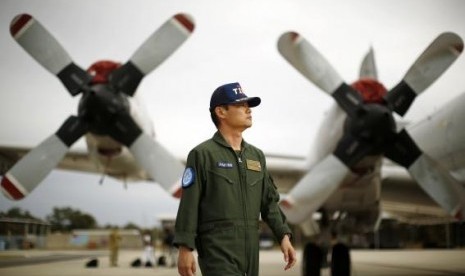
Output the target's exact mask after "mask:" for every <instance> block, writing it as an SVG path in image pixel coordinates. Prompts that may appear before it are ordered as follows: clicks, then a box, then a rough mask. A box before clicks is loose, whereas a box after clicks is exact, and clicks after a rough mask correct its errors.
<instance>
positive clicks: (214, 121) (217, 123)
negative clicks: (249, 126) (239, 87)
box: [210, 105, 229, 128]
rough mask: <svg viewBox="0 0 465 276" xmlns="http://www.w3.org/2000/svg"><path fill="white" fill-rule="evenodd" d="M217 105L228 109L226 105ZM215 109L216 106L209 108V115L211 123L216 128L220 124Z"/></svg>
mask: <svg viewBox="0 0 465 276" xmlns="http://www.w3.org/2000/svg"><path fill="white" fill-rule="evenodd" d="M219 106H220V107H221V106H223V107H224V108H225V109H226V110H228V108H229V106H228V105H219ZM215 109H216V107H215V108H213V109H211V110H210V117H211V118H212V121H213V124H215V126H216V128H218V127H219V125H220V120H219V119H218V116H216V113H215Z"/></svg>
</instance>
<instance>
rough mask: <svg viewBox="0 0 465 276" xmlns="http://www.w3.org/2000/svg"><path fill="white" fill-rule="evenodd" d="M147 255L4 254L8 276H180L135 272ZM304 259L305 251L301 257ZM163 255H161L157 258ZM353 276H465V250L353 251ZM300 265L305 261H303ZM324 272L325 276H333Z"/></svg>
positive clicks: (270, 271) (267, 261) (272, 260)
mask: <svg viewBox="0 0 465 276" xmlns="http://www.w3.org/2000/svg"><path fill="white" fill-rule="evenodd" d="M260 254H261V255H260V275H263V276H286V275H287V276H298V275H300V264H298V265H297V266H296V267H294V268H292V269H291V270H289V271H286V272H284V271H283V267H284V262H283V260H282V255H281V252H280V251H278V250H270V251H262V252H261V253H260ZM141 255H142V251H137V250H122V251H120V256H119V266H118V267H110V266H109V262H108V252H107V251H43V250H24V251H0V275H2V276H22V275H24V276H26V275H32V276H42V275H43V276H54V275H57V276H58V275H59V276H77V275H80V276H81V275H112V276H119V275H131V276H137V275H152V276H153V275H157V276H175V275H178V273H177V268H171V267H160V266H155V267H149V268H146V267H137V268H134V267H131V262H132V261H133V260H135V259H136V258H139V257H141ZM298 255H299V257H300V256H301V251H298ZM158 256H159V255H158V254H156V257H158ZM351 257H352V260H353V264H352V276H415V275H421V276H436V275H443V276H444V275H451V276H452V275H454V276H460V275H465V249H463V250H379V251H378V250H352V251H351ZM92 258H97V259H98V260H99V266H98V267H96V268H86V267H85V264H86V263H87V262H88V261H89V260H90V259H92ZM299 260H300V258H299ZM197 275H201V274H200V271H198V273H197ZM329 275H330V273H329V271H328V269H324V270H323V273H322V276H329Z"/></svg>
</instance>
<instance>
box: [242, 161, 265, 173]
mask: <svg viewBox="0 0 465 276" xmlns="http://www.w3.org/2000/svg"><path fill="white" fill-rule="evenodd" d="M246 161H247V169H249V170H252V171H257V172H261V171H262V166H261V165H260V161H255V160H250V159H247V160H246Z"/></svg>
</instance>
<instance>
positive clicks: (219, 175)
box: [209, 169, 234, 185]
mask: <svg viewBox="0 0 465 276" xmlns="http://www.w3.org/2000/svg"><path fill="white" fill-rule="evenodd" d="M209 174H210V178H211V179H212V182H213V183H219V184H221V183H224V184H230V185H232V184H234V181H233V179H234V175H233V174H232V173H228V170H227V169H222V170H209Z"/></svg>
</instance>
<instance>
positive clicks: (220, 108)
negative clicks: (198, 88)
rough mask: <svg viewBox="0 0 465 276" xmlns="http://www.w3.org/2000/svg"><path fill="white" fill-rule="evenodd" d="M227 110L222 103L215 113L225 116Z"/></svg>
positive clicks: (218, 115)
mask: <svg viewBox="0 0 465 276" xmlns="http://www.w3.org/2000/svg"><path fill="white" fill-rule="evenodd" d="M225 111H226V110H225V108H224V106H221V105H220V106H217V107H215V113H216V116H217V117H224V114H225Z"/></svg>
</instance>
